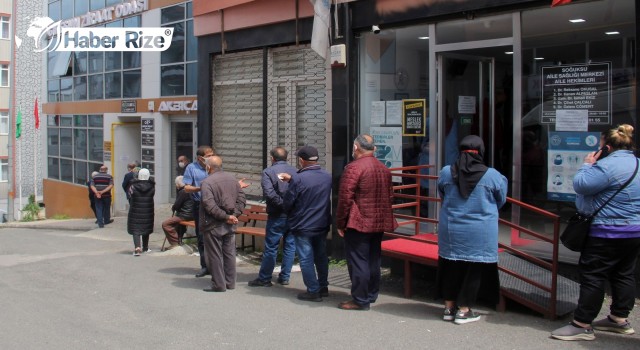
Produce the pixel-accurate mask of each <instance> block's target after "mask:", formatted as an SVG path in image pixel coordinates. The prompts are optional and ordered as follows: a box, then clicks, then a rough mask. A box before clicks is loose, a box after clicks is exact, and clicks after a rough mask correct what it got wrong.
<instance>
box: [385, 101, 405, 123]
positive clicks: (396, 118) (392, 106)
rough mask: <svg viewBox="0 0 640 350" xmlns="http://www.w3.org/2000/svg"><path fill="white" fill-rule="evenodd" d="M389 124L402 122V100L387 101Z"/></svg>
mask: <svg viewBox="0 0 640 350" xmlns="http://www.w3.org/2000/svg"><path fill="white" fill-rule="evenodd" d="M387 124H391V125H396V124H397V125H400V124H402V100H399V101H387Z"/></svg>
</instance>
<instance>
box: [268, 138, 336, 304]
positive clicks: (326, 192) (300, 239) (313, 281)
mask: <svg viewBox="0 0 640 350" xmlns="http://www.w3.org/2000/svg"><path fill="white" fill-rule="evenodd" d="M296 155H297V156H298V162H299V163H300V170H298V172H297V173H295V174H293V175H292V176H290V175H289V174H286V173H282V174H278V176H279V177H281V178H282V180H283V181H288V182H289V188H288V190H287V192H286V194H285V196H284V200H283V202H284V203H283V208H284V212H285V213H287V217H288V222H289V229H290V230H291V233H292V234H293V236H294V237H295V239H296V253H297V254H298V258H299V259H300V270H302V279H303V281H304V284H305V286H306V287H307V291H306V292H304V293H300V294H298V299H300V300H304V301H322V297H327V296H329V288H328V286H329V282H328V277H329V260H328V258H327V246H326V244H327V243H326V240H327V233H328V232H329V227H330V225H331V175H330V174H329V173H328V172H327V171H325V170H323V169H322V168H321V167H320V165H319V164H318V159H319V156H318V150H317V149H316V148H315V147H312V146H304V147H301V148H300V149H299V150H298V152H297V153H296ZM316 273H317V275H316Z"/></svg>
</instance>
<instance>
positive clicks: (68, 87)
mask: <svg viewBox="0 0 640 350" xmlns="http://www.w3.org/2000/svg"><path fill="white" fill-rule="evenodd" d="M62 1H63V3H65V2H66V0H62ZM105 1H106V2H105ZM114 1H115V0H97V1H91V2H90V6H91V8H92V9H93V7H95V6H104V4H105V3H106V4H110V3H119V2H120V0H118V1H115V2H114ZM54 2H59V0H58V1H51V3H50V5H51V4H52V3H54ZM75 3H76V15H78V8H77V6H78V3H79V1H76V2H75ZM85 3H87V2H85ZM86 6H89V5H85V7H84V8H85V9H86V8H88V7H86ZM50 7H51V6H50ZM101 8H102V7H101ZM80 14H83V13H80ZM141 24H142V19H141V17H140V16H131V17H127V18H124V19H119V20H115V21H111V22H108V23H105V24H104V27H114V28H118V27H140V26H141ZM194 62H195V61H194ZM141 76H142V70H141V53H140V52H136V51H132V52H122V51H118V52H115V51H114V52H110V51H107V52H102V51H91V52H86V51H76V52H73V53H71V52H57V51H52V52H49V53H48V54H47V77H48V79H49V81H48V83H47V93H48V98H49V102H59V101H87V100H102V99H118V98H123V97H124V98H137V97H140V96H142V84H141V79H140V77H141ZM183 79H184V78H183ZM193 84H194V85H195V84H196V82H195V81H194V83H193ZM194 91H195V90H194Z"/></svg>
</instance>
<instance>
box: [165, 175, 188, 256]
mask: <svg viewBox="0 0 640 350" xmlns="http://www.w3.org/2000/svg"><path fill="white" fill-rule="evenodd" d="M182 178H183V177H182V176H178V177H176V189H177V190H178V195H177V196H176V201H175V202H174V203H173V206H172V207H171V210H172V211H173V216H172V217H170V218H168V219H167V220H165V221H163V222H162V230H163V231H164V234H165V236H166V237H167V241H168V242H169V247H167V249H166V250H171V249H173V248H175V247H177V246H178V245H179V242H180V238H179V234H178V231H177V230H178V228H180V227H181V225H180V221H183V220H185V221H190V220H193V199H191V194H189V193H187V192H186V191H185V190H184V182H183V181H182Z"/></svg>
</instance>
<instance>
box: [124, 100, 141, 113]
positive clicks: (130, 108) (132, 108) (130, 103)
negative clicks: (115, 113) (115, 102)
mask: <svg viewBox="0 0 640 350" xmlns="http://www.w3.org/2000/svg"><path fill="white" fill-rule="evenodd" d="M137 111H138V108H137V106H136V100H122V102H121V103H120V112H122V113H136V112H137Z"/></svg>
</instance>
